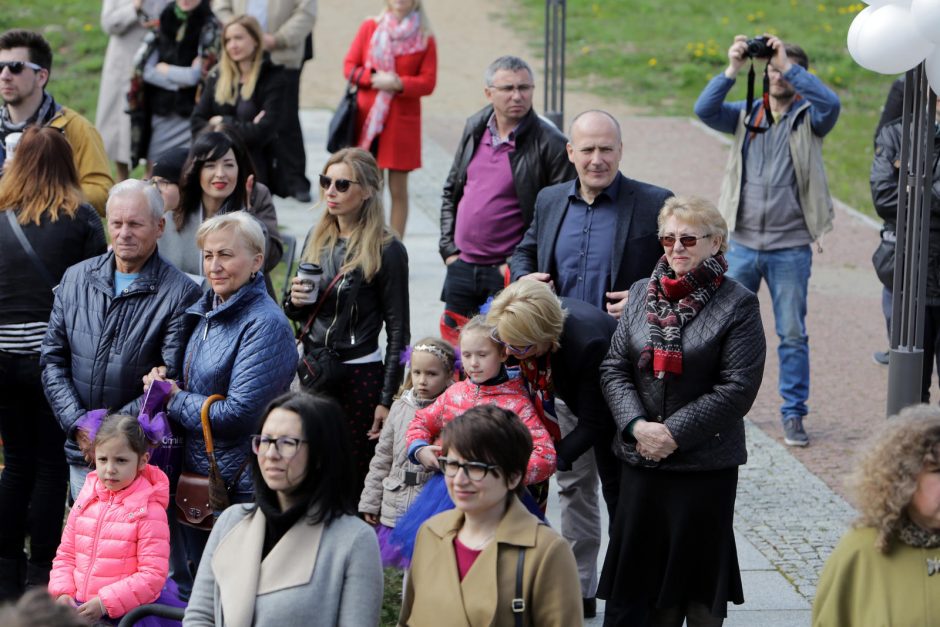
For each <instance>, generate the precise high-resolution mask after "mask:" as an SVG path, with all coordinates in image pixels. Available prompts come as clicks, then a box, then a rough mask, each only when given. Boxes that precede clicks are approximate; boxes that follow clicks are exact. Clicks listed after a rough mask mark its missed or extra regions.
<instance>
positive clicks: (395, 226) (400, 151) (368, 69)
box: [343, 0, 437, 237]
mask: <svg viewBox="0 0 940 627" xmlns="http://www.w3.org/2000/svg"><path fill="white" fill-rule="evenodd" d="M384 4H385V10H384V11H382V13H380V14H379V15H378V16H376V17H370V18H369V19H367V20H365V21H364V22H363V23H362V25H361V26H360V27H359V32H358V33H356V37H355V39H353V41H352V44H351V45H350V46H349V52H347V53H346V59H345V61H344V62H343V74H344V76H345V77H346V78H347V79H349V80H355V81H356V83H357V85H358V86H359V91H358V93H357V95H356V100H357V103H358V111H359V117H358V119H357V120H356V132H357V135H356V136H357V138H358V141H357V144H356V145H358V146H359V147H360V148H365V149H366V150H370V151H372V154H373V155H375V157H376V159H377V160H378V164H379V167H380V168H382V170H383V172H384V171H386V170H387V171H388V191H389V193H390V195H391V197H392V208H391V220H390V222H391V226H392V230H393V231H394V232H395V233H396V234H397V235H398V237H404V236H405V224H406V223H407V222H408V172H410V171H411V170H417V169H418V168H420V167H421V97H422V96H428V95H430V94H431V92H433V91H434V86H435V84H436V83H437V45H436V44H435V42H434V36H433V35H431V25H430V23H429V22H428V18H427V15H426V14H425V12H424V6H423V3H422V0H385V3H384Z"/></svg>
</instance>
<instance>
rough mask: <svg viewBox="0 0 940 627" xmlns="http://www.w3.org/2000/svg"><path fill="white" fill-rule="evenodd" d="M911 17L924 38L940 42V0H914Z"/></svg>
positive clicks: (936, 42)
mask: <svg viewBox="0 0 940 627" xmlns="http://www.w3.org/2000/svg"><path fill="white" fill-rule="evenodd" d="M911 17H912V18H913V19H914V26H915V27H916V28H917V30H918V31H919V32H920V34H921V36H922V37H923V38H924V39H926V40H927V41H931V42H933V43H935V44H940V0H913V1H912V2H911Z"/></svg>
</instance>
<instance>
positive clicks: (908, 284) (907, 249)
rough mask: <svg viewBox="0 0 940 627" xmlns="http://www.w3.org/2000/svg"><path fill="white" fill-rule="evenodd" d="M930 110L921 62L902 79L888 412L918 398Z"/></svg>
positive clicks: (929, 178) (933, 106)
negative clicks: (902, 104) (902, 95)
mask: <svg viewBox="0 0 940 627" xmlns="http://www.w3.org/2000/svg"><path fill="white" fill-rule="evenodd" d="M935 111H936V96H935V95H934V94H933V92H932V91H931V90H930V87H929V86H928V84H927V78H926V75H925V72H924V64H921V65H919V66H918V67H916V68H914V69H913V70H910V71H908V73H907V75H906V77H905V79H904V111H903V115H902V118H901V158H900V175H899V180H898V223H897V245H896V249H895V267H894V293H893V302H892V317H891V357H890V361H889V366H888V403H887V413H888V416H892V415H894V414H896V413H898V412H899V411H901V410H902V409H903V408H905V407H907V406H909V405H914V404H917V403H919V402H920V400H921V386H922V383H921V382H922V373H923V366H924V364H923V361H924V351H923V346H924V307H925V298H926V293H927V240H928V235H929V231H930V198H931V194H930V191H929V190H930V189H931V187H932V185H933V152H934V150H933V149H934V141H933V124H934V119H935ZM931 341H932V340H931Z"/></svg>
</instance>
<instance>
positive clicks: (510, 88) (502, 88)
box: [490, 83, 535, 96]
mask: <svg viewBox="0 0 940 627" xmlns="http://www.w3.org/2000/svg"><path fill="white" fill-rule="evenodd" d="M490 89H495V90H496V91H498V92H499V93H501V94H504V95H506V96H508V95H509V94H511V93H512V92H514V91H518V92H519V93H520V94H522V95H523V96H524V95H526V94H529V93H532V90H533V89H535V85H528V84H526V83H522V84H521V85H490Z"/></svg>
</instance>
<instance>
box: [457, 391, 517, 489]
mask: <svg viewBox="0 0 940 627" xmlns="http://www.w3.org/2000/svg"><path fill="white" fill-rule="evenodd" d="M451 449H454V450H456V451H458V452H459V453H460V455H461V456H463V458H464V459H467V460H472V461H477V462H486V463H487V464H494V465H496V466H499V468H500V475H501V476H504V477H506V480H507V481H508V480H509V477H512V476H519V477H520V479H525V473H526V468H527V467H528V465H529V457H530V456H531V455H532V434H531V433H529V429H528V427H526V426H525V424H524V423H523V422H522V419H520V418H519V416H517V415H516V414H515V412H512V411H509V410H508V409H503V408H501V407H497V406H496V405H477V406H476V407H472V408H470V409H468V410H467V411H465V412H464V413H463V414H461V415H459V416H457V417H456V418H454V419H453V420H452V421H450V422H449V423H447V424H446V425H444V429H443V430H442V431H441V454H442V455H447V452H448V451H449V450H451ZM523 483H524V481H519V484H518V485H517V486H516V488H515V492H516V493H517V494H519V493H521V492H522V490H524V489H525V487H524V486H523Z"/></svg>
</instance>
